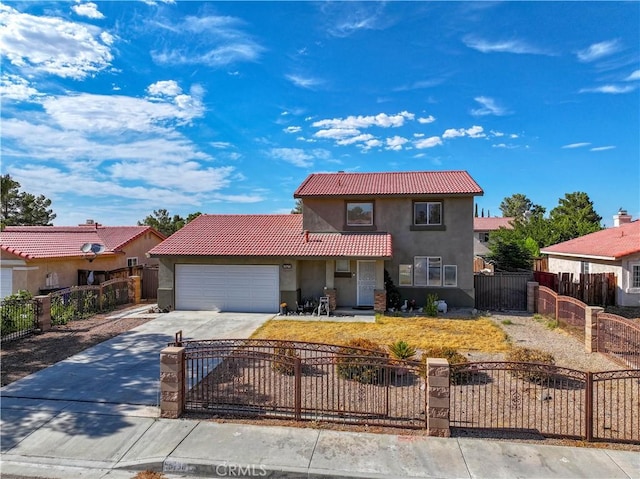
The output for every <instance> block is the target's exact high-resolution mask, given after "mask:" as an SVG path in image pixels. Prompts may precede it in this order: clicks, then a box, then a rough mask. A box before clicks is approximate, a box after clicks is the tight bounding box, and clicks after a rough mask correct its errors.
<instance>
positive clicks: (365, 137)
mask: <svg viewBox="0 0 640 479" xmlns="http://www.w3.org/2000/svg"><path fill="white" fill-rule="evenodd" d="M374 138H375V137H374V136H373V135H370V134H369V133H364V134H361V135H356V136H352V137H350V138H345V139H342V140H338V141H336V144H338V145H340V146H346V145H353V144H354V143H366V142H368V141H370V140H373V139H374Z"/></svg>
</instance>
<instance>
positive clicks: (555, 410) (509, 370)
mask: <svg viewBox="0 0 640 479" xmlns="http://www.w3.org/2000/svg"><path fill="white" fill-rule="evenodd" d="M639 379H640V371H638V370H625V371H608V372H599V373H591V372H582V371H576V370H573V369H567V368H560V367H556V366H552V365H548V364H541V363H517V362H476V363H467V364H460V365H452V366H451V391H450V421H451V427H453V428H458V429H476V430H478V429H479V430H492V431H496V430H498V431H503V432H513V431H518V432H525V433H535V434H537V435H541V436H545V437H563V438H575V439H585V440H588V441H591V440H605V441H611V442H613V441H616V442H632V443H639V442H640V401H639V398H640V381H639Z"/></svg>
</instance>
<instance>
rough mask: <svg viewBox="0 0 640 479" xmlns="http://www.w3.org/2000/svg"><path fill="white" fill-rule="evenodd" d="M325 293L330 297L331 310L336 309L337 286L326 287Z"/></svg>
mask: <svg viewBox="0 0 640 479" xmlns="http://www.w3.org/2000/svg"><path fill="white" fill-rule="evenodd" d="M324 295H325V296H327V297H328V298H329V311H335V310H336V306H337V302H336V289H335V288H326V287H325V288H324Z"/></svg>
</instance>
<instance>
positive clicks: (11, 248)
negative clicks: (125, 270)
mask: <svg viewBox="0 0 640 479" xmlns="http://www.w3.org/2000/svg"><path fill="white" fill-rule="evenodd" d="M147 232H151V233H153V234H155V235H156V236H158V237H159V238H160V239H164V236H162V235H161V234H160V233H158V232H157V231H156V230H154V229H153V228H151V227H149V226H101V225H86V226H84V225H83V226H7V227H6V228H5V229H4V231H2V232H0V247H1V248H2V250H3V251H6V252H8V253H11V254H14V255H16V256H20V257H23V258H27V259H39V258H62V257H65V258H68V257H74V256H76V257H83V256H84V254H83V253H82V252H81V251H80V248H81V246H82V245H83V244H85V243H98V244H103V245H104V246H105V252H104V253H103V254H113V253H115V252H117V251H119V250H120V249H121V248H122V247H123V246H124V245H126V244H127V243H129V242H131V241H133V240H135V239H136V238H138V237H140V236H142V235H143V234H145V233H147Z"/></svg>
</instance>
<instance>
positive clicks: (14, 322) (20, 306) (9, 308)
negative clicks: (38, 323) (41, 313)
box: [0, 290, 35, 336]
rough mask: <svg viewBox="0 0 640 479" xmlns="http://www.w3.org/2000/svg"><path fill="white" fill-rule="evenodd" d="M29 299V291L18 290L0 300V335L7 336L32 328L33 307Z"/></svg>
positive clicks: (31, 297) (30, 295) (30, 297)
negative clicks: (0, 302)
mask: <svg viewBox="0 0 640 479" xmlns="http://www.w3.org/2000/svg"><path fill="white" fill-rule="evenodd" d="M31 299H33V295H32V294H31V293H30V292H29V291H25V290H20V291H18V292H17V293H14V294H12V295H10V296H7V297H5V298H4V299H3V300H2V309H1V311H0V318H1V320H0V335H2V336H7V335H8V334H11V333H15V332H18V331H23V330H28V329H30V328H32V327H33V317H34V314H35V311H34V308H35V305H34V304H32V303H31V302H30V300H31Z"/></svg>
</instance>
